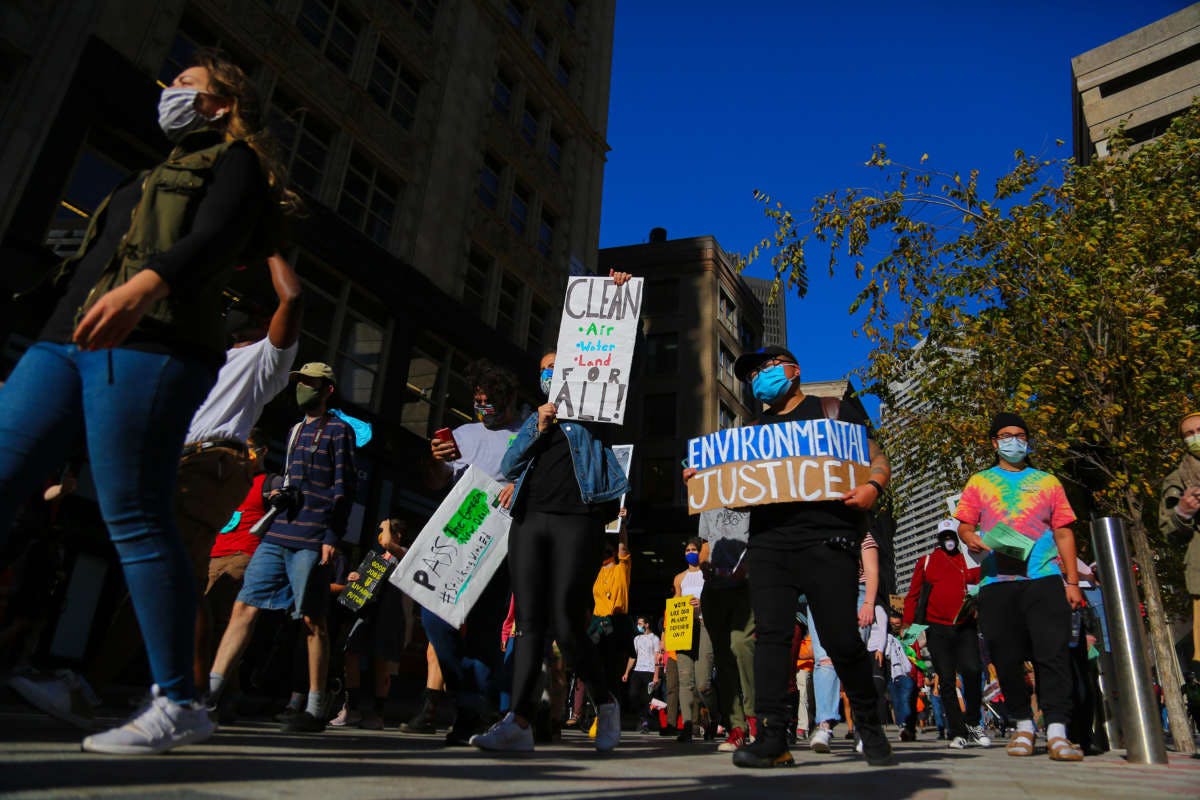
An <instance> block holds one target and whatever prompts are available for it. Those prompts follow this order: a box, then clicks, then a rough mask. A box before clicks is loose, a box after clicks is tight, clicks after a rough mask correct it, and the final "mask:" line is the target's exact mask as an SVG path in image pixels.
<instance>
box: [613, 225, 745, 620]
mask: <svg viewBox="0 0 1200 800" xmlns="http://www.w3.org/2000/svg"><path fill="white" fill-rule="evenodd" d="M599 263H600V267H601V269H607V268H608V266H609V265H620V267H621V269H623V270H625V271H628V272H631V273H633V274H634V275H637V276H641V277H644V278H645V280H646V283H645V288H644V290H643V299H642V320H641V321H642V332H643V336H644V341H642V342H639V343H638V354H637V355H636V356H635V358H634V369H635V372H636V374H637V376H638V377H637V380H636V381H635V382H634V383H633V385H632V386H631V387H630V391H631V402H630V403H629V406H628V407H629V408H630V409H631V411H632V413H631V414H630V415H629V416H628V417H627V418H626V422H625V425H624V426H623V427H622V428H620V429H618V432H617V434H616V436H617V437H618V438H616V439H615V440H614V442H615V443H621V442H633V443H635V448H634V453H633V465H632V469H631V475H630V478H631V481H632V484H633V491H632V496H631V498H630V505H631V511H630V514H631V516H630V537H631V540H632V543H633V554H634V566H633V580H634V583H635V584H638V588H636V589H635V590H634V591H633V592H632V593H631V597H632V598H633V601H634V603H635V604H637V603H645V604H646V605H644V606H642V607H641V608H639V609H637V610H640V611H644V612H645V613H654V614H657V613H661V611H662V608H661V605H660V603H661V600H662V599H663V598H664V597H666V596H667V595H669V594H670V591H671V578H672V577H673V576H674V575H675V573H677V572H679V571H680V570H681V569H683V568H684V566H685V565H684V562H683V544H684V540H685V539H687V538H688V537H690V536H695V535H696V525H697V518H696V517H689V516H688V514H687V508H686V497H685V487H684V485H683V482H682V481H681V479H680V473H681V471H682V467H681V466H680V461H681V460H682V459H683V458H684V456H685V455H686V453H687V440H688V439H690V438H694V437H696V436H700V435H702V434H705V433H711V432H712V431H715V430H718V429H724V428H732V427H737V426H739V425H746V424H749V423H751V422H752V421H753V420H754V419H755V417H756V414H757V408H758V404H757V403H756V402H755V401H754V398H753V397H752V396H751V395H750V393H749V392H748V391H747V390H746V387H745V385H744V384H742V383H741V382H740V381H738V380H737V378H735V377H734V375H733V362H734V360H735V359H736V358H737V357H738V356H739V355H741V354H742V352H743V351H745V350H750V349H754V348H757V347H759V346H760V343H761V341H762V325H763V321H762V306H761V304H760V303H759V301H758V299H757V298H755V296H754V293H753V292H752V291H751V290H750V288H749V287H748V286H747V285H746V282H745V280H744V279H743V278H742V276H741V275H740V274H739V273H738V271H737V268H736V262H735V260H734V259H733V258H732V257H730V256H729V255H727V254H726V253H725V251H724V250H722V249H721V246H720V244H719V243H718V242H717V240H716V239H715V238H714V237H712V236H697V237H692V238H687V239H673V240H667V238H666V231H664V230H662V229H655V231H653V232H652V234H651V237H650V242H649V243H647V244H637V245H628V246H624V247H610V248H606V249H604V250H601V251H600V262H599Z"/></svg>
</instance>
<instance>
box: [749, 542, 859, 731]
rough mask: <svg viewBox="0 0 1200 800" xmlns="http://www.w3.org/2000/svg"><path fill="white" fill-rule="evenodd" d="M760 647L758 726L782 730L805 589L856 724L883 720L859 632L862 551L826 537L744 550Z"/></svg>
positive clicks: (756, 685)
mask: <svg viewBox="0 0 1200 800" xmlns="http://www.w3.org/2000/svg"><path fill="white" fill-rule="evenodd" d="M746 561H747V565H748V567H749V572H750V605H751V607H752V608H753V610H754V622H755V626H756V628H757V642H756V643H755V650H754V689H755V710H756V711H757V713H758V717H759V727H760V728H763V727H770V728H778V729H779V730H780V731H782V730H783V728H784V726H785V725H786V724H787V721H788V716H789V714H788V682H789V681H788V678H789V673H794V671H795V664H794V663H793V662H792V659H791V654H792V633H793V631H794V629H795V626H796V608H797V605H798V602H799V598H800V595H801V594H806V595H808V604H809V607H810V608H811V609H812V614H813V622H814V623H816V626H817V629H818V630H819V631H820V632H821V644H822V645H824V647H825V651H826V652H827V653H828V654H829V658H830V659H831V660H832V661H833V667H834V669H835V670H836V671H837V675H838V678H840V679H841V681H842V688H843V689H844V690H845V692H846V696H847V697H848V698H849V699H850V708H851V709H852V711H853V713H854V724H855V725H856V726H863V725H879V724H880V720H879V709H878V705H877V695H876V692H875V681H874V679H873V678H872V677H871V658H870V656H869V655H867V648H866V646H865V645H864V644H863V641H862V638H861V636H860V635H859V632H858V619H857V617H858V607H857V604H858V556H857V554H856V553H850V552H848V551H846V550H841V549H834V548H831V547H828V546H826V545H825V544H822V543H817V544H813V545H809V546H803V547H800V548H798V549H788V550H781V549H768V548H763V547H755V546H754V539H753V538H751V540H750V549H749V551H748V552H747V553H746Z"/></svg>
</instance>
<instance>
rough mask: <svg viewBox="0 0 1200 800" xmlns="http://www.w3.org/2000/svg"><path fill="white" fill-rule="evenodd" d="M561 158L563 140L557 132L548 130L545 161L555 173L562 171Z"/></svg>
mask: <svg viewBox="0 0 1200 800" xmlns="http://www.w3.org/2000/svg"><path fill="white" fill-rule="evenodd" d="M562 157H563V140H562V136H561V135H560V134H559V133H558V131H556V130H554V129H553V128H551V129H550V136H549V137H548V138H547V140H546V160H547V161H549V162H550V166H551V167H553V168H554V171H555V172H561V171H562Z"/></svg>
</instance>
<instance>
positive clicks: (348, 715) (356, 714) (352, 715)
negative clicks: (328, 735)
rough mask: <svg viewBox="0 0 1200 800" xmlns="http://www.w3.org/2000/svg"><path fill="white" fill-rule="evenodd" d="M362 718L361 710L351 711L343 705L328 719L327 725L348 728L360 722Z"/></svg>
mask: <svg viewBox="0 0 1200 800" xmlns="http://www.w3.org/2000/svg"><path fill="white" fill-rule="evenodd" d="M362 719H363V715H362V712H361V711H351V710H350V709H348V708H346V707H345V706H342V710H341V711H339V712H338V715H337V716H336V717H334V718H333V719H331V720H329V727H331V728H349V727H353V726H355V725H358V724H359V723H360V722H362Z"/></svg>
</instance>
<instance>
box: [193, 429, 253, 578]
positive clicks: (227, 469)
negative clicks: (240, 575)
mask: <svg viewBox="0 0 1200 800" xmlns="http://www.w3.org/2000/svg"><path fill="white" fill-rule="evenodd" d="M253 478H254V475H253V473H252V472H251V466H250V459H249V458H248V457H246V456H245V455H243V454H242V453H239V452H237V451H236V450H230V449H227V448H224V447H212V448H209V449H208V450H202V451H201V452H199V453H192V454H191V455H186V456H184V457H183V458H181V459H180V460H179V477H178V485H177V487H176V489H175V522H176V524H177V525H178V526H179V535H180V536H181V537H182V538H183V546H184V548H185V549H186V550H187V553H188V558H190V559H191V561H192V569H193V571H194V573H195V575H196V586H197V587H199V586H203V585H204V584H205V582H206V579H207V574H208V554H209V553H210V552H211V551H212V546H213V541H214V540H215V539H216V538H217V533H218V532H219V531H220V530H221V529H222V528H224V527H225V525H226V524H227V523H228V522H229V518H230V517H232V516H233V512H234V511H236V510H237V507H238V506H239V505H241V502H242V501H243V500H244V499H246V494H247V493H249V491H250V487H251V486H252V485H253Z"/></svg>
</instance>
